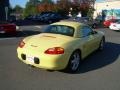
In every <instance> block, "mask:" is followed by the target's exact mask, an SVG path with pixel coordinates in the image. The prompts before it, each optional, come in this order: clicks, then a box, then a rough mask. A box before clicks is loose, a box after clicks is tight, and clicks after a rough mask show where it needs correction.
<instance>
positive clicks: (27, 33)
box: [0, 30, 41, 38]
mask: <svg viewBox="0 0 120 90" xmlns="http://www.w3.org/2000/svg"><path fill="white" fill-rule="evenodd" d="M40 33H41V32H40V31H32V30H26V31H17V33H16V34H15V35H11V34H0V38H15V37H16V38H17V37H27V36H31V35H36V34H40Z"/></svg>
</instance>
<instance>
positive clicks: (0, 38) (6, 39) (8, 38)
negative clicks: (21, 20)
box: [0, 37, 17, 40]
mask: <svg viewBox="0 0 120 90" xmlns="http://www.w3.org/2000/svg"><path fill="white" fill-rule="evenodd" d="M10 39H17V38H16V37H12V38H0V40H10Z"/></svg>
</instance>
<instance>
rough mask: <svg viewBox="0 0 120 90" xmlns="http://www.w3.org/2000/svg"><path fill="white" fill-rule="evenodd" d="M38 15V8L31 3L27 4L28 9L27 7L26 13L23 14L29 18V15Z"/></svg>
mask: <svg viewBox="0 0 120 90" xmlns="http://www.w3.org/2000/svg"><path fill="white" fill-rule="evenodd" d="M30 1H31V0H30ZM37 13H38V11H37V7H36V6H35V5H34V4H33V3H31V2H27V4H26V7H25V9H24V12H23V15H24V17H27V16H29V15H34V14H37Z"/></svg>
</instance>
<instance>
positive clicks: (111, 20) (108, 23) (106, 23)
mask: <svg viewBox="0 0 120 90" xmlns="http://www.w3.org/2000/svg"><path fill="white" fill-rule="evenodd" d="M116 21H117V19H110V20H106V21H104V22H103V25H104V27H109V26H110V24H111V23H114V22H116Z"/></svg>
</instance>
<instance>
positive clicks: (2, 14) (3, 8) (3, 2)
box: [0, 0, 9, 21]
mask: <svg viewBox="0 0 120 90" xmlns="http://www.w3.org/2000/svg"><path fill="white" fill-rule="evenodd" d="M8 11H9V0H0V21H5V20H7V19H8V14H9V12H8Z"/></svg>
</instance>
